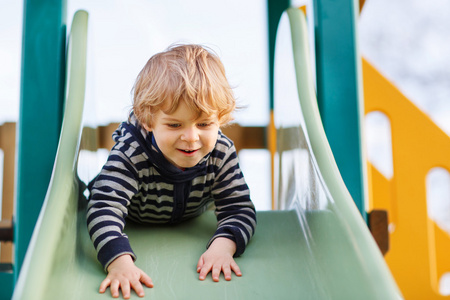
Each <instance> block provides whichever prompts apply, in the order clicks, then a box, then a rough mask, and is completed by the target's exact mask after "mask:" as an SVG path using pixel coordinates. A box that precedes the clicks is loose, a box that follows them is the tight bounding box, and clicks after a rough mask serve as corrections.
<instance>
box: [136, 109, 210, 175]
mask: <svg viewBox="0 0 450 300" xmlns="http://www.w3.org/2000/svg"><path fill="white" fill-rule="evenodd" d="M144 127H145V128H146V129H147V130H148V131H152V132H153V136H154V137H155V140H156V143H157V144H158V147H159V149H160V150H161V152H162V153H163V154H164V157H165V158H166V159H167V160H168V161H169V162H171V163H172V164H173V165H174V166H176V167H178V168H181V169H183V168H190V167H193V166H195V165H196V164H197V163H198V162H199V161H200V160H201V159H202V158H203V157H204V156H205V155H207V154H208V153H209V152H211V151H212V150H213V149H214V146H215V144H216V141H217V136H218V130H219V122H218V119H217V116H216V115H206V114H202V115H201V116H200V117H199V118H197V114H196V113H195V112H194V111H192V110H190V109H189V108H188V107H187V105H186V104H185V103H184V101H180V104H179V105H178V107H177V109H176V111H175V112H173V113H172V114H165V113H164V112H163V111H162V110H160V111H158V112H157V113H156V114H155V116H154V118H153V121H152V127H151V128H150V127H147V126H144Z"/></svg>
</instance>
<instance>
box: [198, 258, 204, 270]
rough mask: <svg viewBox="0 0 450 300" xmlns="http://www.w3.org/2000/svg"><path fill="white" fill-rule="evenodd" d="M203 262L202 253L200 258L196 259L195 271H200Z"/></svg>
mask: <svg viewBox="0 0 450 300" xmlns="http://www.w3.org/2000/svg"><path fill="white" fill-rule="evenodd" d="M203 264H204V260H203V255H202V256H200V259H199V260H198V263H197V273H200V270H201V269H202V267H203Z"/></svg>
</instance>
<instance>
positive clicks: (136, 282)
mask: <svg viewBox="0 0 450 300" xmlns="http://www.w3.org/2000/svg"><path fill="white" fill-rule="evenodd" d="M130 285H131V287H132V288H133V290H134V291H135V292H136V294H137V295H138V296H139V297H144V288H143V287H142V284H141V282H140V281H139V280H133V281H130ZM124 297H125V296H124Z"/></svg>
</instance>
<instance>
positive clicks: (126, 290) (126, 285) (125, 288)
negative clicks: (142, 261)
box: [120, 280, 130, 299]
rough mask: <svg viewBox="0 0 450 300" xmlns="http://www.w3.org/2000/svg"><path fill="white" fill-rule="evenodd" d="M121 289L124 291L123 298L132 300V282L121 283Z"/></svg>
mask: <svg viewBox="0 0 450 300" xmlns="http://www.w3.org/2000/svg"><path fill="white" fill-rule="evenodd" d="M120 288H121V289H122V296H123V298H124V299H130V282H129V281H128V280H123V281H122V282H121V283H120Z"/></svg>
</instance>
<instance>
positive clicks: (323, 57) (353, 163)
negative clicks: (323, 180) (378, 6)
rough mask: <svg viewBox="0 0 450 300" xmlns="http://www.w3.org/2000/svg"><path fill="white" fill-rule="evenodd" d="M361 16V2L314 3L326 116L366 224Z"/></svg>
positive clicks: (322, 110)
mask: <svg viewBox="0 0 450 300" xmlns="http://www.w3.org/2000/svg"><path fill="white" fill-rule="evenodd" d="M358 12H359V9H358V3H357V2H356V1H355V0H314V19H315V40H316V67H317V98H318V104H319V108H320V113H321V117H322V121H323V124H324V128H325V132H326V134H327V137H328V141H329V143H330V146H331V149H332V151H333V154H334V156H335V159H336V162H337V165H338V167H339V170H340V172H341V175H342V177H343V179H344V182H345V184H346V185H347V188H348V190H349V192H350V194H351V195H352V197H353V200H354V201H355V204H356V205H357V207H358V209H359V211H360V212H361V215H362V216H363V218H364V219H366V211H365V200H364V198H365V195H366V192H365V191H366V188H365V184H364V182H365V180H364V177H365V176H364V174H365V172H364V169H365V168H364V160H363V159H362V151H361V149H362V147H361V132H360V120H361V119H362V116H363V109H362V108H363V102H362V96H361V95H362V84H361V82H362V75H361V66H360V58H359V54H358V49H357V43H356V25H357V13H358Z"/></svg>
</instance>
